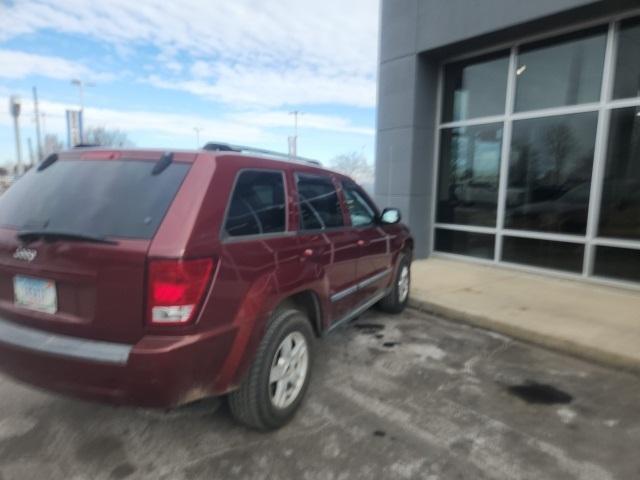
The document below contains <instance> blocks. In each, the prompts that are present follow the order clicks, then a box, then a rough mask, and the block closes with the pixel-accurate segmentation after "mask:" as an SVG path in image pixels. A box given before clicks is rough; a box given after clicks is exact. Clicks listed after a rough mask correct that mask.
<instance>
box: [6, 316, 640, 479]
mask: <svg viewBox="0 0 640 480" xmlns="http://www.w3.org/2000/svg"><path fill="white" fill-rule="evenodd" d="M313 374H314V378H313V383H312V386H311V389H310V391H309V395H308V396H307V400H306V402H305V404H304V405H303V408H302V410H301V411H300V412H299V414H298V415H297V417H296V418H295V420H294V421H293V422H292V423H291V424H290V425H288V426H287V427H285V428H284V429H282V430H280V431H278V432H275V433H269V434H264V433H256V432H252V431H248V430H246V429H244V428H242V427H239V426H237V425H236V424H235V423H234V422H233V421H232V420H231V418H230V417H229V414H228V411H227V409H226V406H225V405H224V404H221V405H220V408H217V409H216V408H215V407H216V402H215V401H208V402H201V403H197V404H193V405H190V406H187V407H183V408H181V409H178V410H175V411H171V412H166V413H164V412H155V411H145V410H137V409H130V408H115V407H110V406H103V405H98V404H92V403H87V402H82V401H78V400H73V399H69V398H64V397H60V396H57V395H50V394H48V393H45V392H41V391H38V390H35V389H32V388H30V387H25V386H22V385H18V384H16V383H14V382H13V381H12V380H9V379H7V378H5V377H0V479H1V480H13V479H20V480H27V479H38V480H40V479H43V478H48V479H74V480H79V479H110V478H113V479H123V478H148V479H195V478H207V479H214V478H215V479H217V478H220V479H233V478H251V479H267V478H269V479H273V478H295V479H332V480H337V479H354V478H362V479H372V478H390V479H403V478H424V479H429V480H436V479H483V478H495V479H529V478H531V479H542V478H544V479H556V478H557V479H563V480H566V479H603V480H604V479H625V480H626V479H631V478H640V456H639V455H638V445H640V401H639V400H640V378H638V377H637V376H634V375H632V374H627V373H624V372H619V371H614V370H610V369H607V368H604V367H600V366H597V365H592V364H589V363H586V362H583V361H581V360H577V359H574V358H571V357H567V356H563V355H560V354H557V353H553V352H549V351H546V350H543V349H540V348H537V347H533V346H530V345H526V344H523V343H520V342H517V341H513V340H511V339H509V338H506V337H503V336H500V335H496V334H492V333H490V332H486V331H482V330H478V329H474V328H471V327H467V326H464V325H460V324H456V323H450V322H446V321H444V320H440V319H436V318H433V317H429V316H425V315H423V314H420V313H417V312H414V311H407V312H406V313H404V314H403V315H401V316H398V317H391V316H385V315H382V314H380V313H378V312H375V311H372V312H368V313H367V314H365V315H364V316H363V317H362V318H360V319H358V320H357V321H356V322H353V323H352V324H350V325H349V326H346V327H345V328H342V329H340V330H339V331H336V332H335V333H333V334H331V335H330V336H329V337H328V338H327V339H325V340H323V341H321V342H319V343H318V345H317V361H316V364H315V367H314V372H313Z"/></svg>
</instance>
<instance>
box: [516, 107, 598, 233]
mask: <svg viewBox="0 0 640 480" xmlns="http://www.w3.org/2000/svg"><path fill="white" fill-rule="evenodd" d="M597 121H598V114H597V113H596V112H589V113H579V114H574V115H563V116H559V117H544V118H534V119H528V120H518V121H516V122H514V124H513V134H512V139H511V154H510V157H509V185H508V190H507V205H506V217H505V226H506V227H507V228H516V229H524V230H537V231H546V232H557V233H573V234H582V235H583V234H584V233H585V232H586V228H587V214H588V209H589V192H590V190H591V173H592V170H593V151H594V145H595V136H596V127H597Z"/></svg>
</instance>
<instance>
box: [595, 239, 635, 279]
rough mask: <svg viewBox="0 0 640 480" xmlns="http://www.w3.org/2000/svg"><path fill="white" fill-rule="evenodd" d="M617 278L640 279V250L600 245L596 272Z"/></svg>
mask: <svg viewBox="0 0 640 480" xmlns="http://www.w3.org/2000/svg"><path fill="white" fill-rule="evenodd" d="M593 273H595V274H596V275H600V276H602V277H610V278H613V279H616V280H630V281H636V282H638V281H640V250H629V249H625V248H613V247H598V248H596V261H595V267H594V272H593Z"/></svg>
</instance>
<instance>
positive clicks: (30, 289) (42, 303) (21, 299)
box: [13, 276, 58, 313]
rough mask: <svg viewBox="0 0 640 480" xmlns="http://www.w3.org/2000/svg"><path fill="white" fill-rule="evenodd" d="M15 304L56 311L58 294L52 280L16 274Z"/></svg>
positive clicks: (14, 279)
mask: <svg viewBox="0 0 640 480" xmlns="http://www.w3.org/2000/svg"><path fill="white" fill-rule="evenodd" d="M13 293H14V300H15V304H16V305H18V306H20V307H24V308H29V309H31V310H37V311H39V312H46V313H56V311H57V310H58V295H57V293H56V283H55V282H54V281H52V280H42V279H39V278H32V277H22V276H16V277H14V278H13Z"/></svg>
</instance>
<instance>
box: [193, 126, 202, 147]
mask: <svg viewBox="0 0 640 480" xmlns="http://www.w3.org/2000/svg"><path fill="white" fill-rule="evenodd" d="M193 130H194V131H195V132H196V148H200V132H201V131H202V127H193Z"/></svg>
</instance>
